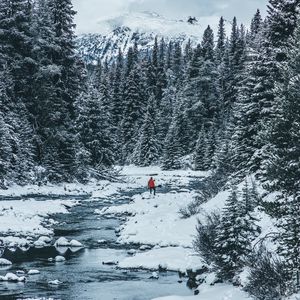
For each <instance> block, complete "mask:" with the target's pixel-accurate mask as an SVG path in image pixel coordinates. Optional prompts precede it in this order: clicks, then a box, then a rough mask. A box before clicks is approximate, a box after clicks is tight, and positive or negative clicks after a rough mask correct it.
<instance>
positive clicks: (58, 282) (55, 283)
mask: <svg viewBox="0 0 300 300" xmlns="http://www.w3.org/2000/svg"><path fill="white" fill-rule="evenodd" d="M48 284H50V285H60V284H62V282H61V281H59V280H58V279H56V280H51V281H49V282H48Z"/></svg>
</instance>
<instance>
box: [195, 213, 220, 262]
mask: <svg viewBox="0 0 300 300" xmlns="http://www.w3.org/2000/svg"><path fill="white" fill-rule="evenodd" d="M220 223H221V216H220V214H219V213H218V212H213V213H211V214H210V215H208V216H206V219H205V222H202V221H200V220H198V225H197V228H196V229H197V235H196V239H195V240H194V248H195V250H196V251H197V252H198V253H199V254H200V255H201V256H202V257H203V258H204V259H205V260H206V262H208V263H211V262H213V261H214V260H215V243H216V238H217V234H218V232H217V228H219V226H220Z"/></svg>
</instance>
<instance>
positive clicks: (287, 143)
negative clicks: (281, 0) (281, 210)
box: [265, 26, 300, 195]
mask: <svg viewBox="0 0 300 300" xmlns="http://www.w3.org/2000/svg"><path fill="white" fill-rule="evenodd" d="M299 38H300V26H299V27H298V28H297V31H296V33H295V37H294V38H293V39H292V40H291V42H290V47H289V52H288V56H287V57H288V63H287V64H284V65H283V74H284V83H282V84H281V85H280V89H279V91H278V97H277V99H276V104H277V105H276V111H275V117H274V121H273V122H272V123H271V127H270V128H269V131H268V132H269V140H268V141H269V143H270V145H269V148H268V149H269V150H268V160H267V161H266V163H265V166H266V172H267V178H268V179H269V181H271V182H273V184H272V185H273V188H275V189H277V190H278V189H279V190H283V191H284V192H286V193H288V194H289V195H293V194H295V193H296V192H297V191H298V189H299V178H300V173H299V172H300V171H299V170H300V165H299V157H300V152H299V151H300V144H299V141H300V135H299V132H300V131H299V124H300V117H299V116H300V105H299V101H298V99H299V95H300V89H299V86H300V85H299V84H300V77H299V74H300V67H299V61H300V55H299V50H300V43H299Z"/></svg>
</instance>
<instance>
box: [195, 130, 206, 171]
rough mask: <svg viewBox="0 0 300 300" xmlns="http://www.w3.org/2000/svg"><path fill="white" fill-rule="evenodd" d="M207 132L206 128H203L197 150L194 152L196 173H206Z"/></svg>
mask: <svg viewBox="0 0 300 300" xmlns="http://www.w3.org/2000/svg"><path fill="white" fill-rule="evenodd" d="M206 142H207V137H206V132H205V130H204V127H202V129H201V131H200V133H199V137H198V140H197V143H196V149H195V152H194V169H195V170H196V171H204V170H205V167H204V160H205V150H206Z"/></svg>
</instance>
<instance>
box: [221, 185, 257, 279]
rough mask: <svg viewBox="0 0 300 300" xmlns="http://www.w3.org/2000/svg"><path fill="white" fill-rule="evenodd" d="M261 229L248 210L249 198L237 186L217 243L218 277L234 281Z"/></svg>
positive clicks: (227, 207) (233, 190) (228, 201)
mask: <svg viewBox="0 0 300 300" xmlns="http://www.w3.org/2000/svg"><path fill="white" fill-rule="evenodd" d="M258 232H259V228H258V227H257V226H256V225H255V219H254V218H253V217H252V216H251V212H250V211H249V210H248V203H247V197H245V194H244V195H243V196H242V197H241V196H240V193H239V192H238V190H237V187H236V186H232V188H231V194H230V196H229V198H228V199H227V201H226V205H225V207H224V209H223V213H222V219H221V225H220V228H219V233H218V237H217V241H216V252H217V261H216V262H217V264H218V267H219V273H218V276H219V277H220V278H222V279H229V280H230V279H232V278H233V277H234V276H235V275H236V274H237V273H238V272H239V271H241V269H242V267H243V265H244V259H245V258H246V256H247V255H249V253H250V252H251V250H252V247H251V241H252V240H253V239H254V238H255V237H256V234H257V233H258Z"/></svg>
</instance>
